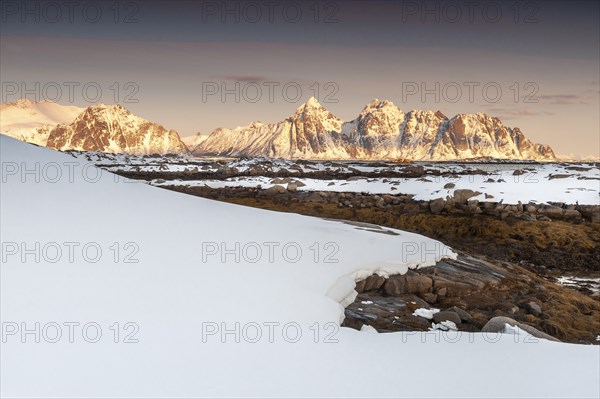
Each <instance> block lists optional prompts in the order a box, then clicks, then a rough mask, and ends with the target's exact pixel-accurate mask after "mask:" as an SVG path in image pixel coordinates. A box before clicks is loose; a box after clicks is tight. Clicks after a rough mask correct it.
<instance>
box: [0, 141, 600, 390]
mask: <svg viewBox="0 0 600 399" xmlns="http://www.w3.org/2000/svg"><path fill="white" fill-rule="evenodd" d="M0 150H1V160H2V186H1V190H0V196H1V197H0V199H1V202H0V203H1V208H0V216H1V220H2V224H1V227H0V229H1V230H0V231H1V234H2V246H3V248H2V249H3V253H2V268H1V279H0V284H1V285H0V288H1V294H0V295H1V297H0V298H1V304H0V310H1V313H0V314H1V318H2V332H3V337H2V338H3V339H2V343H1V346H2V347H1V350H0V366H1V371H0V378H1V381H2V384H1V391H0V394H1V395H2V396H4V397H215V396H217V397H238V396H251V397H328V396H335V397H356V396H366V397H489V396H493V397H519V398H521V397H598V396H599V395H600V388H599V384H598V375H599V374H600V360H599V359H600V347H598V346H585V345H569V344H561V343H555V342H548V341H541V340H540V341H537V340H532V339H530V338H528V337H523V336H520V335H515V334H506V335H497V336H496V335H494V336H489V335H487V336H486V335H485V334H466V333H461V334H460V335H458V334H457V333H455V332H442V331H434V332H429V333H423V334H422V333H407V334H400V333H391V334H372V333H368V331H366V332H359V331H355V330H352V329H347V328H340V327H339V323H340V322H341V319H342V317H343V314H344V311H343V305H345V304H347V303H348V301H350V300H353V299H354V296H355V291H354V281H355V280H356V279H360V278H364V277H366V276H367V275H370V274H372V273H373V272H376V273H379V274H382V275H388V274H391V273H405V272H406V271H407V270H408V268H410V267H417V266H421V267H425V266H427V265H432V264H434V263H435V262H436V260H438V259H440V258H441V257H442V256H444V255H445V256H450V257H453V256H454V254H453V252H452V251H451V250H450V249H449V248H447V247H445V246H443V245H442V244H441V243H439V242H436V241H434V240H431V239H428V238H425V237H422V236H419V235H416V234H411V233H407V232H403V231H398V230H393V229H387V228H386V229H382V228H377V227H373V226H366V225H353V224H349V223H342V222H337V221H327V220H321V219H316V218H309V217H303V216H299V215H294V214H284V213H275V212H268V211H264V210H259V209H252V208H246V207H241V206H236V205H231V204H226V203H221V202H215V201H210V200H205V199H201V198H197V197H193V196H188V195H184V194H179V193H175V192H171V191H167V190H158V189H156V188H154V187H151V186H149V185H147V184H140V183H138V182H132V181H125V180H124V179H115V177H114V176H113V175H110V174H109V173H107V172H106V171H102V170H100V169H95V168H94V167H92V168H89V167H88V165H87V164H86V163H84V162H79V163H78V162H75V164H73V158H72V157H70V156H68V155H65V154H61V153H59V152H55V151H52V150H49V149H45V148H39V147H35V146H32V145H30V144H26V143H23V142H19V141H17V140H14V139H11V138H8V137H4V136H2V137H0ZM36 170H37V172H36ZM31 171H33V172H31ZM56 171H58V173H56ZM315 244H316V245H315ZM236 245H237V246H236ZM257 248H260V250H261V251H262V253H260V255H258V254H259V250H258V249H257ZM270 248H273V251H270V250H269V249H270ZM283 248H287V249H288V250H287V251H285V250H283ZM71 249H72V250H71ZM415 249H417V250H416V251H415ZM35 323H40V324H39V327H36V324H35ZM75 323H79V324H75ZM115 323H118V324H115ZM126 323H132V324H126ZM236 323H239V324H236ZM315 323H318V324H315ZM90 326H91V327H90ZM286 326H287V329H286ZM71 328H72V330H71ZM225 330H227V331H229V332H227V331H225ZM366 330H369V329H368V328H367V329H366ZM27 331H29V332H27ZM32 331H33V332H32ZM36 331H37V332H36ZM224 331H225V332H224ZM58 332H60V333H61V334H60V335H59V334H58ZM71 332H72V334H71ZM117 332H118V334H117ZM525 338H527V339H525ZM36 340H37V341H39V342H36ZM136 340H137V342H136ZM296 340H297V342H295V343H294V341H296ZM236 341H239V342H236ZM255 341H256V342H255ZM94 342H95V343H94Z"/></svg>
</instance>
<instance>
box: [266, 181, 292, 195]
mask: <svg viewBox="0 0 600 399" xmlns="http://www.w3.org/2000/svg"><path fill="white" fill-rule="evenodd" d="M284 193H287V190H286V188H285V187H283V186H280V185H278V184H276V185H274V186H272V187H269V188H267V189H266V190H264V191H263V192H262V195H264V196H266V197H271V196H273V195H277V194H284Z"/></svg>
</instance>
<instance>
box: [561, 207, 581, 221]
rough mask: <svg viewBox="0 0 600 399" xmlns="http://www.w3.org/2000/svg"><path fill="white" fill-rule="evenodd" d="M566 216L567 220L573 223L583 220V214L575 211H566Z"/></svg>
mask: <svg viewBox="0 0 600 399" xmlns="http://www.w3.org/2000/svg"><path fill="white" fill-rule="evenodd" d="M564 216H565V219H566V220H572V221H578V220H581V213H579V211H576V210H574V209H567V210H565V214H564Z"/></svg>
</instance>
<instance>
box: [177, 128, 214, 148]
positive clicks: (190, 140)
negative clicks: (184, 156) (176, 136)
mask: <svg viewBox="0 0 600 399" xmlns="http://www.w3.org/2000/svg"><path fill="white" fill-rule="evenodd" d="M207 138H208V136H207V135H204V134H202V133H200V132H198V133H196V134H195V135H193V136H185V137H182V138H181V141H183V142H184V144H185V145H186V146H187V148H188V149H189V150H190V151H193V150H195V149H196V147H198V146H199V145H200V144H201V143H202V142H203V141H204V140H206V139H207Z"/></svg>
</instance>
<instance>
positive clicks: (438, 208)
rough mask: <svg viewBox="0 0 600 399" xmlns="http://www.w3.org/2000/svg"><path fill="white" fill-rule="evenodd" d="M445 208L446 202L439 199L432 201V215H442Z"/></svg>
mask: <svg viewBox="0 0 600 399" xmlns="http://www.w3.org/2000/svg"><path fill="white" fill-rule="evenodd" d="M444 206H445V202H444V200H443V199H442V198H437V199H434V200H433V201H431V202H430V203H429V209H430V210H431V213H436V214H437V213H440V212H442V210H443V209H444Z"/></svg>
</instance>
